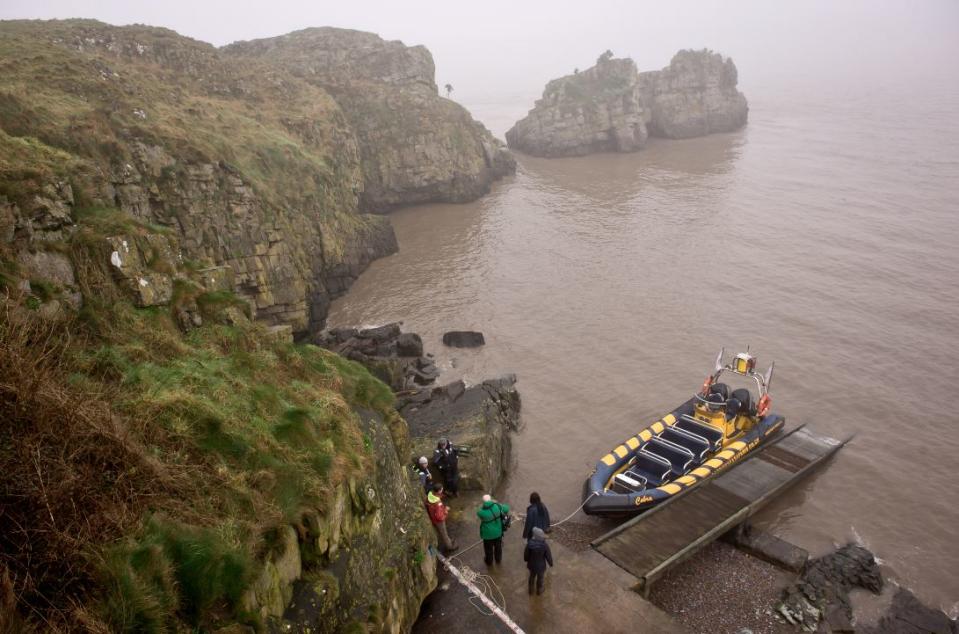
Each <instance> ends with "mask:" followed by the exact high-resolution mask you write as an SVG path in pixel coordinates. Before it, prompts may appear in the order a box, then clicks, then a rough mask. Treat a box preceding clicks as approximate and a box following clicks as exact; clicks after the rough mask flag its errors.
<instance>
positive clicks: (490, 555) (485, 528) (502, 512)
mask: <svg viewBox="0 0 959 634" xmlns="http://www.w3.org/2000/svg"><path fill="white" fill-rule="evenodd" d="M507 515H509V505H508V504H500V503H499V502H497V501H496V500H494V499H493V497H492V496H491V495H484V496H483V505H482V506H480V508H479V510H478V511H476V517H478V518H480V537H482V538H483V555H484V557H483V560H484V561H485V562H486V565H487V566H490V565H492V564H493V559H494V557H495V559H496V563H501V562H502V561H503V518H504V517H506V516H507Z"/></svg>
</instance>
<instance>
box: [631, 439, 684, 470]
mask: <svg viewBox="0 0 959 634" xmlns="http://www.w3.org/2000/svg"><path fill="white" fill-rule="evenodd" d="M643 450H644V451H648V452H649V453H651V454H654V455H657V456H660V457H661V458H665V459H666V460H668V461H669V464H670V466H671V467H672V470H673V473H675V474H676V475H683V474H684V473H686V472H687V471H689V466H690V465H691V464H692V463H693V452H691V451H690V450H689V449H686V448H685V447H682V446H680V445H677V444H676V443H674V442H670V441H668V440H664V439H663V438H661V437H660V436H653V437H652V438H650V439H649V442H647V443H646V444H645V445H644V446H643Z"/></svg>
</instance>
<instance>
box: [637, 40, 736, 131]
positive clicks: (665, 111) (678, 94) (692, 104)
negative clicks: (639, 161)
mask: <svg viewBox="0 0 959 634" xmlns="http://www.w3.org/2000/svg"><path fill="white" fill-rule="evenodd" d="M639 80H640V86H641V91H642V94H643V96H644V98H645V103H646V106H647V107H648V108H649V111H650V118H649V123H648V128H649V133H650V135H652V136H657V137H665V138H667V139H687V138H690V137H697V136H705V135H707V134H713V133H715V132H730V131H732V130H737V129H739V128H741V127H742V126H744V125H746V118H747V116H748V114H749V106H748V105H747V103H746V97H745V96H744V95H743V94H742V93H741V92H739V91H738V90H737V89H736V84H737V83H738V81H739V75H738V72H737V70H736V65H735V64H734V63H733V60H732V59H729V58H724V57H723V56H722V55H720V54H719V53H713V52H711V51H706V50H703V51H679V52H678V53H676V55H675V56H673V59H672V61H671V62H670V63H669V66H667V67H666V68H664V69H663V70H661V71H652V72H647V73H640V75H639Z"/></svg>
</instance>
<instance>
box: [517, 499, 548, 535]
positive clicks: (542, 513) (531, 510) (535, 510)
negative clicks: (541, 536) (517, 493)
mask: <svg viewBox="0 0 959 634" xmlns="http://www.w3.org/2000/svg"><path fill="white" fill-rule="evenodd" d="M534 528H541V529H542V530H543V532H544V533H548V532H549V510H548V509H547V508H546V505H545V504H543V501H542V500H540V499H539V493H537V492H536V491H533V492H532V493H530V494H529V506H527V507H526V519H525V520H524V522H523V539H529V538H530V536H531V535H532V534H533V529H534Z"/></svg>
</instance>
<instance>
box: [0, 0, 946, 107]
mask: <svg viewBox="0 0 959 634" xmlns="http://www.w3.org/2000/svg"><path fill="white" fill-rule="evenodd" d="M579 6H581V5H580V4H579V3H574V2H559V3H550V4H549V5H548V6H544V5H543V4H541V3H534V4H532V5H525V4H524V5H519V4H517V3H507V2H503V1H499V0H498V1H495V2H491V3H487V4H486V5H484V7H483V8H482V9H473V10H471V9H468V8H464V7H460V6H427V5H426V4H425V3H416V4H414V5H413V6H398V5H395V4H391V3H386V2H359V3H344V4H334V5H332V6H324V7H318V6H316V5H312V4H307V3H301V2H296V1H292V0H286V1H281V2H274V3H271V4H269V5H259V4H258V5H254V6H245V7H238V6H237V5H235V4H232V3H227V2H223V1H222V0H218V1H216V2H209V3H202V4H197V3H187V2H182V1H174V2H167V3H162V4H156V5H153V4H151V5H147V4H145V3H133V4H130V3H126V2H120V1H118V0H109V1H106V2H101V3H98V4H97V5H96V6H89V5H86V3H83V2H77V1H70V0H61V1H52V2H43V3H41V4H40V5H37V4H36V3H33V2H26V1H24V0H14V1H13V2H9V3H6V6H4V7H2V8H0V19H67V18H90V19H97V20H101V21H104V22H107V23H109V24H115V25H126V24H135V23H139V24H146V25H150V26H158V27H166V28H170V29H172V30H174V31H176V32H178V33H180V34H181V35H186V36H189V37H192V38H195V39H198V40H202V41H204V42H209V43H211V44H213V45H216V46H223V45H225V44H229V43H231V42H234V41H239V40H250V39H258V38H268V37H275V36H279V35H283V34H285V33H289V32H291V31H296V30H300V29H304V28H309V27H320V26H333V27H338V28H347V29H356V30H361V31H370V32H373V33H376V34H378V35H380V36H381V37H383V38H384V39H387V40H400V41H402V42H403V43H405V44H407V45H410V46H412V45H417V44H422V45H424V46H426V47H427V48H428V49H429V50H430V52H431V53H432V54H433V59H434V61H435V63H436V82H437V84H438V85H440V86H442V85H444V84H446V83H450V84H452V85H453V87H454V92H453V98H454V99H457V100H461V101H464V102H469V103H474V104H482V103H484V102H486V101H490V100H491V101H496V100H497V99H502V98H504V97H512V98H522V99H524V100H530V99H533V98H535V97H537V96H539V94H540V93H541V91H542V89H543V86H544V85H545V83H546V82H547V81H549V80H550V79H553V78H555V77H559V76H561V75H565V74H568V73H571V72H572V71H573V69H574V68H579V69H585V68H588V67H589V66H591V65H593V64H594V63H595V60H596V57H597V56H598V55H599V54H600V53H602V52H603V51H604V50H606V49H610V50H612V51H613V52H614V54H615V55H616V56H617V57H631V58H633V59H634V60H635V61H636V64H637V66H638V67H639V69H640V70H656V69H660V68H662V67H664V66H666V65H667V64H668V63H669V60H670V59H671V57H672V56H673V54H675V53H676V51H678V50H680V49H684V48H692V49H701V48H709V49H712V50H714V51H717V52H719V53H722V54H723V55H725V56H728V57H732V58H733V60H734V61H735V62H736V65H737V67H738V68H739V77H740V86H741V88H742V89H743V90H744V91H745V92H747V96H748V95H749V91H750V89H751V88H753V87H755V86H756V85H758V84H759V83H761V82H767V81H772V82H777V83H781V82H782V78H783V76H784V75H787V76H788V77H789V80H790V83H793V84H795V85H799V84H803V85H806V86H808V85H809V84H810V83H812V84H814V85H815V84H817V83H828V82H829V81H836V80H839V81H842V80H843V78H849V77H858V78H860V79H861V80H862V81H864V82H875V83H876V84H877V86H881V87H883V88H889V87H892V86H891V85H892V84H897V83H901V82H903V81H908V80H909V79H914V78H922V79H924V80H928V79H930V77H931V76H932V75H934V74H936V73H940V72H941V71H942V62H941V61H940V62H939V64H936V63H935V62H936V60H941V59H943V58H944V56H945V59H949V58H950V57H951V58H952V59H953V60H955V59H956V58H955V56H954V51H955V44H954V42H955V40H956V37H955V36H956V30H957V25H959V3H956V2H950V1H948V0H940V1H937V2H926V3H921V4H914V3H907V2H894V3H883V4H882V5H877V4H875V3H870V2H865V1H856V2H846V3H841V4H840V3H832V2H824V1H817V2H812V3H802V4H798V3H794V4H791V5H790V6H788V7H785V6H783V5H779V4H775V5H772V4H768V3H763V2H745V3H736V4H735V5H732V6H727V5H725V4H723V3H719V2H697V3H695V4H683V5H681V6H673V5H671V6H667V7H663V6H661V5H658V4H656V5H653V4H632V3H627V2H614V3H609V4H608V5H603V6H602V7H590V8H589V10H588V11H586V12H582V11H581V10H580V9H578V7H579ZM949 70H951V71H952V72H951V73H950V75H949V76H950V77H952V78H955V77H957V76H959V64H957V63H955V61H953V63H952V66H951V68H949ZM943 88H944V89H945V88H946V87H945V86H944V87H943ZM528 105H529V106H532V102H531V101H530V103H529V104H528Z"/></svg>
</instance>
